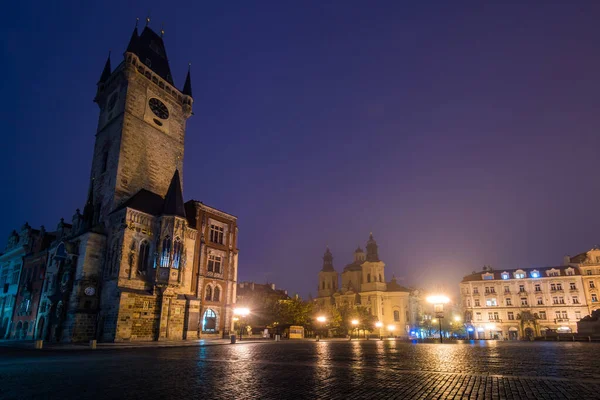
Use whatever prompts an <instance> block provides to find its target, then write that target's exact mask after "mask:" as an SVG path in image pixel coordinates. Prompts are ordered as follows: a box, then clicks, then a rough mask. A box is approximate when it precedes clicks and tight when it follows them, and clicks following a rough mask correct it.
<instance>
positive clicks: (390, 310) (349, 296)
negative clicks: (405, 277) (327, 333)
mask: <svg viewBox="0 0 600 400" xmlns="http://www.w3.org/2000/svg"><path fill="white" fill-rule="evenodd" d="M366 250H367V251H366V253H365V252H364V251H363V250H362V249H361V248H360V247H359V248H357V249H356V250H355V251H354V255H353V256H354V257H353V261H352V262H351V263H350V264H348V265H346V266H345V267H344V270H343V271H342V274H341V284H340V276H339V273H338V272H337V271H336V270H335V268H334V266H333V255H332V253H331V251H330V250H329V248H327V250H326V251H325V254H324V256H323V266H322V268H321V270H320V271H319V286H318V289H317V293H318V295H317V297H316V298H315V302H316V303H317V304H318V305H319V306H320V307H322V308H328V307H336V308H342V307H351V308H352V307H358V306H362V307H365V308H366V309H367V310H368V312H369V313H370V314H371V315H373V316H375V318H376V319H377V321H378V322H381V323H382V325H383V326H382V327H381V328H379V329H377V328H376V327H373V331H377V330H380V332H379V334H380V335H386V334H393V335H395V336H409V335H410V331H411V327H412V326H414V325H415V321H412V318H411V317H412V316H414V317H415V318H416V317H417V313H416V311H415V312H413V311H414V310H416V306H415V305H413V304H412V303H411V301H410V294H411V290H410V289H408V288H405V287H403V286H401V285H399V284H398V282H397V281H396V279H395V278H392V279H391V280H390V281H389V282H388V281H386V279H385V263H384V262H383V261H381V260H380V259H379V251H378V246H377V242H376V241H375V239H374V238H373V234H370V236H369V240H368V241H367V245H366Z"/></svg>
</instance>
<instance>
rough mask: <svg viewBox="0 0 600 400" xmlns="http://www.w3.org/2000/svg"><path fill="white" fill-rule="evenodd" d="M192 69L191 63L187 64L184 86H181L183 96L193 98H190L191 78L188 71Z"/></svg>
mask: <svg viewBox="0 0 600 400" xmlns="http://www.w3.org/2000/svg"><path fill="white" fill-rule="evenodd" d="M191 69H192V63H188V72H187V76H186V77H185V84H184V85H183V92H182V93H183V94H185V95H187V96H190V97H193V96H192V77H191V76H190V70H191Z"/></svg>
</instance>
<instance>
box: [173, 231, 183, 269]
mask: <svg viewBox="0 0 600 400" xmlns="http://www.w3.org/2000/svg"><path fill="white" fill-rule="evenodd" d="M182 250H183V245H182V244H181V240H180V239H179V238H177V239H175V245H174V246H173V268H179V263H180V262H181V252H182Z"/></svg>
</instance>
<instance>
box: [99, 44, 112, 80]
mask: <svg viewBox="0 0 600 400" xmlns="http://www.w3.org/2000/svg"><path fill="white" fill-rule="evenodd" d="M111 73H112V69H111V67H110V50H109V51H108V57H107V58H106V63H104V69H103V70H102V75H100V80H99V81H98V84H100V83H104V82H106V80H107V79H108V78H109V77H110V74H111Z"/></svg>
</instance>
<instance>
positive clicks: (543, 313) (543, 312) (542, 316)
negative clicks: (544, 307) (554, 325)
mask: <svg viewBox="0 0 600 400" xmlns="http://www.w3.org/2000/svg"><path fill="white" fill-rule="evenodd" d="M538 316H539V317H540V319H546V311H540V312H539V313H538Z"/></svg>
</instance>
